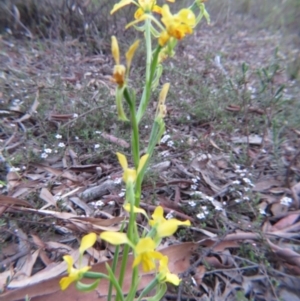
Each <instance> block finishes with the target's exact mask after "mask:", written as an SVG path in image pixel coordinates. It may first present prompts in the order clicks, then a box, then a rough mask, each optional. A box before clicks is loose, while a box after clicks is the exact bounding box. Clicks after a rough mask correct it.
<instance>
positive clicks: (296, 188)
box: [291, 182, 300, 208]
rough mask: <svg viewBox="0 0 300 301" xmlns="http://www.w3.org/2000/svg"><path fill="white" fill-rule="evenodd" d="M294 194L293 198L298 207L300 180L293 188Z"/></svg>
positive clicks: (299, 201) (299, 204)
mask: <svg viewBox="0 0 300 301" xmlns="http://www.w3.org/2000/svg"><path fill="white" fill-rule="evenodd" d="M291 191H292V194H293V199H294V202H295V204H297V208H299V207H300V182H299V183H297V184H295V185H294V186H293V187H292V188H291Z"/></svg>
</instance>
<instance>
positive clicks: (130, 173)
mask: <svg viewBox="0 0 300 301" xmlns="http://www.w3.org/2000/svg"><path fill="white" fill-rule="evenodd" d="M117 157H118V160H119V163H120V165H121V166H122V168H123V171H124V173H123V181H124V182H125V183H127V182H132V183H134V182H135V180H136V178H137V176H138V174H139V173H140V172H141V170H142V169H143V167H144V166H145V164H146V162H147V160H148V157H149V155H148V154H145V155H144V156H142V157H141V159H140V163H139V166H138V170H137V171H136V170H135V169H131V168H128V162H127V158H126V157H125V156H124V155H123V154H121V153H117Z"/></svg>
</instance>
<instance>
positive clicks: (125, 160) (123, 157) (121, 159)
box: [117, 153, 128, 170]
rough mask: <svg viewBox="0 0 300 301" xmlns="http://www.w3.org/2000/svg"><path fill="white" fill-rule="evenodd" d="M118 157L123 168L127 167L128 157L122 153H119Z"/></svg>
mask: <svg viewBox="0 0 300 301" xmlns="http://www.w3.org/2000/svg"><path fill="white" fill-rule="evenodd" d="M117 157H118V160H119V163H120V165H121V166H122V168H123V170H125V169H127V168H128V163H127V159H126V157H125V156H124V155H123V154H121V153H117Z"/></svg>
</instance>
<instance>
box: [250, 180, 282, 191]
mask: <svg viewBox="0 0 300 301" xmlns="http://www.w3.org/2000/svg"><path fill="white" fill-rule="evenodd" d="M281 184H282V183H281V182H279V181H277V180H274V179H270V180H265V181H260V182H258V183H256V184H255V186H254V187H253V190H254V191H257V192H262V191H265V190H268V189H270V188H271V187H274V186H280V185H281Z"/></svg>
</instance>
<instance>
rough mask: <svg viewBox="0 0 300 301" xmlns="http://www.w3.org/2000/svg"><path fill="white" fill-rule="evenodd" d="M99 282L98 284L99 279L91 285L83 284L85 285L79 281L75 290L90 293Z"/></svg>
mask: <svg viewBox="0 0 300 301" xmlns="http://www.w3.org/2000/svg"><path fill="white" fill-rule="evenodd" d="M99 282H100V279H98V280H96V281H94V282H93V283H91V284H85V283H82V282H80V281H77V282H76V288H77V289H78V290H79V291H81V292H90V291H93V290H95V289H96V288H97V286H98V284H99Z"/></svg>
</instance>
